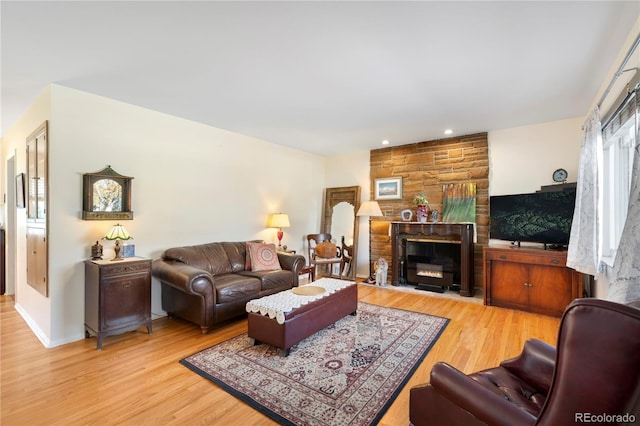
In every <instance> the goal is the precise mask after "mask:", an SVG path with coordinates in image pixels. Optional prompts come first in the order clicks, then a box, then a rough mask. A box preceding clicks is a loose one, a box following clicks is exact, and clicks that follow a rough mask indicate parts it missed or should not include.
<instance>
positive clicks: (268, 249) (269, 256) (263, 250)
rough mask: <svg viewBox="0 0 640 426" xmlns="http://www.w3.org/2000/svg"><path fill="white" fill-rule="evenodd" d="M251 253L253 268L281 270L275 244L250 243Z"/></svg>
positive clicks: (258, 269)
mask: <svg viewBox="0 0 640 426" xmlns="http://www.w3.org/2000/svg"><path fill="white" fill-rule="evenodd" d="M248 244H249V253H250V254H251V270H252V271H255V272H259V271H278V270H281V269H282V267H281V266H280V261H279V260H278V253H277V252H276V245H275V244H263V243H248Z"/></svg>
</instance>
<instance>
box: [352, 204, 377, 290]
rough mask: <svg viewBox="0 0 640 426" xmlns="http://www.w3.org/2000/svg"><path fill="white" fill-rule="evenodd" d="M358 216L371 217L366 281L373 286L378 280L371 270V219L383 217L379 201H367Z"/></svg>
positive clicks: (361, 206) (359, 210)
mask: <svg viewBox="0 0 640 426" xmlns="http://www.w3.org/2000/svg"><path fill="white" fill-rule="evenodd" d="M356 216H368V217H369V278H367V280H366V281H365V282H366V283H368V284H373V283H375V282H376V279H375V278H374V277H373V271H372V269H371V217H372V216H382V210H380V206H379V205H378V202H377V201H365V202H364V203H362V204H361V205H360V208H359V209H358V213H356Z"/></svg>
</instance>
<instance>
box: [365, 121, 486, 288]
mask: <svg viewBox="0 0 640 426" xmlns="http://www.w3.org/2000/svg"><path fill="white" fill-rule="evenodd" d="M370 167H371V171H370V176H371V194H370V199H371V200H373V199H374V188H375V185H374V182H375V179H380V178H393V177H402V186H403V188H402V200H379V201H378V204H380V208H381V209H382V213H383V214H384V218H372V223H371V261H372V262H375V261H376V260H377V259H378V258H379V257H383V258H385V259H386V260H387V261H388V262H389V264H391V237H390V236H389V222H391V221H400V220H402V218H401V217H400V212H401V211H402V210H404V209H411V210H412V211H413V212H414V215H413V219H412V220H416V219H415V206H414V205H413V197H414V196H415V195H417V194H419V193H421V192H423V191H424V193H425V195H426V196H427V198H428V200H429V208H430V209H431V210H438V211H439V212H440V217H442V188H443V185H446V184H451V183H468V182H473V183H475V184H476V187H477V194H476V197H477V198H476V224H477V237H478V239H477V244H476V245H475V248H474V287H475V288H476V292H479V291H481V290H482V267H483V264H482V247H483V246H485V245H487V244H488V242H489V145H488V140H487V133H478V134H474V135H466V136H460V137H454V138H447V139H438V140H433V141H427V142H419V143H414V144H410V145H402V146H397V147H389V148H381V149H374V150H372V151H371V153H370ZM389 273H391V268H389Z"/></svg>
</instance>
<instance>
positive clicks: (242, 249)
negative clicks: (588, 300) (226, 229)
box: [220, 241, 248, 273]
mask: <svg viewBox="0 0 640 426" xmlns="http://www.w3.org/2000/svg"><path fill="white" fill-rule="evenodd" d="M220 244H222V246H223V247H224V250H225V252H226V253H227V257H228V258H229V263H230V264H231V271H232V272H233V273H236V272H240V271H244V270H245V269H247V268H246V266H245V262H246V257H247V255H248V253H247V250H246V247H247V243H245V242H243V241H241V242H232V243H228V242H225V243H220Z"/></svg>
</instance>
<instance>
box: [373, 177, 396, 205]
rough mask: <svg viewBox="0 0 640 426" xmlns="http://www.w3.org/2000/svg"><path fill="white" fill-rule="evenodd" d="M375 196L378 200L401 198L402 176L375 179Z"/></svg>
mask: <svg viewBox="0 0 640 426" xmlns="http://www.w3.org/2000/svg"><path fill="white" fill-rule="evenodd" d="M374 183H375V186H374V198H375V199H376V200H401V199H402V178H401V177H397V178H380V179H376V180H375V181H374Z"/></svg>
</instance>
